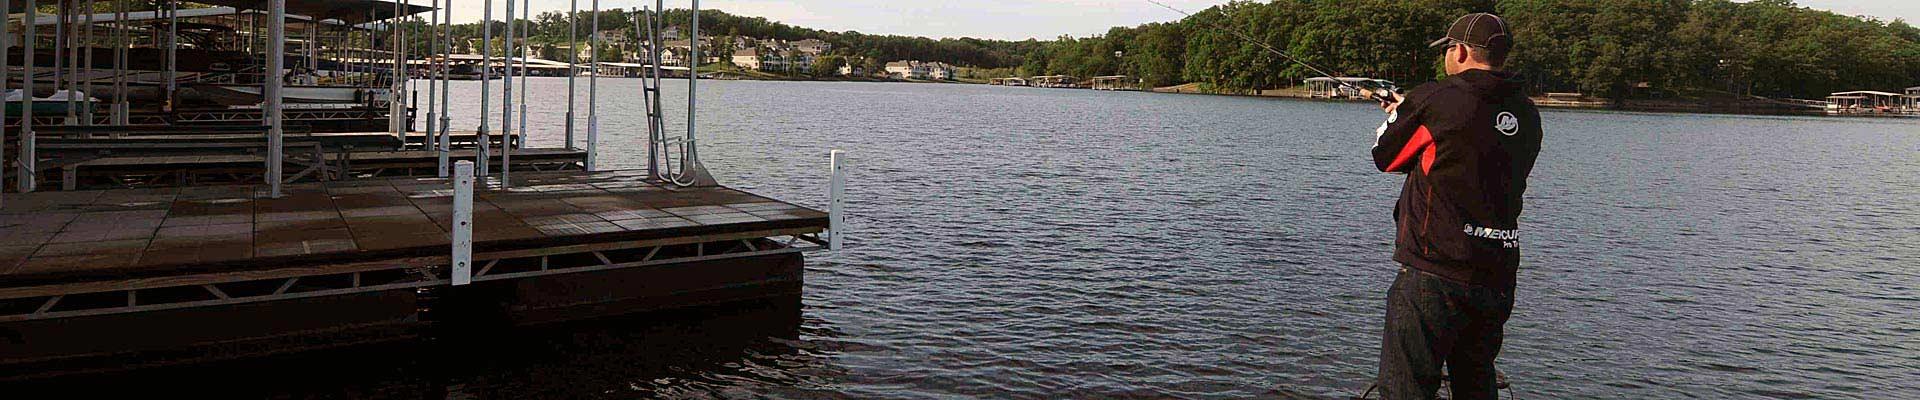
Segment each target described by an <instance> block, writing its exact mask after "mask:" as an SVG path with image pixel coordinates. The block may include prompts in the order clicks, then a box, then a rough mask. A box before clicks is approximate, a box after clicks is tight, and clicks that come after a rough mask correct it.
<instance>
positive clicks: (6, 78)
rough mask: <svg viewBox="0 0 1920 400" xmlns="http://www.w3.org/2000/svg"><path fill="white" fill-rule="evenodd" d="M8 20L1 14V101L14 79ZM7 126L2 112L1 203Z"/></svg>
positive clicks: (5, 6)
mask: <svg viewBox="0 0 1920 400" xmlns="http://www.w3.org/2000/svg"><path fill="white" fill-rule="evenodd" d="M9 3H10V2H9V1H8V0H0V10H11V9H12V8H11V7H12V6H13V4H9ZM7 20H8V18H7V17H4V16H0V102H4V101H6V100H5V98H6V94H7V86H9V85H8V84H9V83H11V82H12V81H11V79H13V76H12V75H13V68H12V67H8V66H7V65H9V64H7V61H8V60H7V58H8V57H7V56H9V55H11V54H8V53H11V50H13V24H12V23H11V22H9V21H7ZM25 23H31V22H30V21H29V22H25ZM29 79H31V78H29ZM27 96H33V94H32V93H28V94H27ZM0 104H4V103H0ZM6 126H7V118H6V114H5V113H0V205H6V204H7V202H6V200H5V198H6V197H7V172H6V171H7V151H6V148H7V130H6V129H5V128H6Z"/></svg>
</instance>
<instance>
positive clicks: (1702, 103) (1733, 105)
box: [713, 71, 1920, 119]
mask: <svg viewBox="0 0 1920 400" xmlns="http://www.w3.org/2000/svg"><path fill="white" fill-rule="evenodd" d="M725 72H727V73H735V74H738V73H739V72H737V71H725ZM713 79H716V80H754V81H785V82H873V83H931V84H960V85H988V84H987V83H984V82H980V81H967V80H951V81H929V80H912V79H892V78H878V77H859V78H852V77H804V76H802V77H784V76H777V75H774V76H761V75H757V74H756V75H748V76H739V77H717V78H713ZM1193 87H1194V85H1193V84H1185V85H1178V86H1169V87H1161V88H1153V89H1147V90H1126V91H1132V92H1143V93H1160V94H1184V95H1204V96H1230V97H1259V98H1270V99H1290V100H1306V101H1324V102H1341V103H1365V102H1368V101H1367V100H1355V99H1333V98H1324V97H1312V96H1308V95H1304V94H1301V93H1297V92H1299V90H1297V89H1272V90H1262V91H1259V92H1258V93H1252V94H1246V93H1211V92H1205V91H1200V90H1197V89H1194V88H1193ZM1037 89H1048V88H1037ZM1083 90H1090V89H1083ZM1529 98H1531V99H1533V102H1534V105H1535V106H1537V107H1539V108H1541V109H1549V110H1582V111H1620V112H1647V113H1668V114H1710V115H1749V116H1794V117H1839V118H1895V119H1898V118H1920V114H1871V113H1863V114H1830V113H1827V112H1826V110H1824V109H1817V108H1809V107H1795V106H1790V105H1787V104H1784V102H1781V101H1778V100H1759V99H1754V100H1704V99H1695V100H1627V101H1625V102H1622V103H1621V104H1614V103H1612V102H1609V101H1606V100H1604V99H1596V98H1581V99H1578V100H1564V99H1559V98H1555V97H1552V96H1531V97H1529Z"/></svg>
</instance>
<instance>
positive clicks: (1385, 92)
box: [1146, 0, 1400, 104]
mask: <svg viewBox="0 0 1920 400" xmlns="http://www.w3.org/2000/svg"><path fill="white" fill-rule="evenodd" d="M1146 1H1147V2H1148V3H1153V5H1156V6H1160V7H1161V8H1165V9H1168V10H1173V12H1177V13H1180V14H1181V15H1186V16H1187V17H1189V18H1192V17H1194V15H1193V13H1190V12H1186V11H1185V10H1181V9H1178V8H1174V7H1173V6H1169V5H1167V4H1166V3H1161V2H1159V1H1156V0H1146ZM1226 10H1227V9H1226V8H1225V7H1222V8H1221V9H1220V15H1222V16H1226V15H1228V14H1227V11H1226ZM1212 28H1221V30H1225V31H1227V32H1229V33H1233V35H1234V36H1238V37H1240V40H1245V41H1248V42H1252V43H1253V44H1256V45H1259V46H1260V47H1261V48H1264V49H1267V52H1269V53H1273V54H1274V55H1278V56H1280V57H1281V58H1284V59H1286V60H1287V61H1291V62H1293V63H1294V64H1299V65H1300V66H1302V67H1307V69H1309V70H1313V72H1314V73H1317V74H1320V76H1323V77H1326V78H1328V79H1332V80H1333V82H1334V83H1338V84H1340V86H1345V87H1347V88H1349V89H1353V90H1354V91H1357V92H1362V93H1366V94H1367V95H1368V96H1372V97H1373V99H1374V100H1378V101H1380V103H1382V104H1386V103H1393V102H1396V101H1399V99H1400V95H1399V94H1397V93H1394V91H1393V90H1392V89H1388V88H1386V87H1382V86H1379V85H1377V84H1369V86H1373V87H1372V88H1364V87H1360V85H1357V84H1354V83H1353V82H1349V81H1347V80H1345V79H1340V78H1341V77H1340V76H1339V75H1335V74H1333V73H1331V72H1327V70H1325V69H1321V68H1320V67H1316V66H1314V65H1313V64H1312V63H1308V62H1307V61H1306V60H1301V59H1300V58H1299V57H1294V56H1293V55H1292V54H1287V52H1284V51H1280V49H1276V48H1274V47H1273V45H1269V44H1267V42H1266V41H1263V40H1259V39H1254V38H1253V35H1248V34H1247V33H1246V32H1243V31H1241V30H1239V29H1234V28H1233V27H1230V26H1218V25H1217V24H1216V26H1212Z"/></svg>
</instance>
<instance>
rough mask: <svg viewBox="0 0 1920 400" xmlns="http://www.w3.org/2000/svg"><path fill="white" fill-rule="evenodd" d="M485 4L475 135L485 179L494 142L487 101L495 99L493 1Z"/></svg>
mask: <svg viewBox="0 0 1920 400" xmlns="http://www.w3.org/2000/svg"><path fill="white" fill-rule="evenodd" d="M507 1H513V0H507ZM483 3H485V5H482V6H481V13H482V14H483V15H482V16H481V17H480V130H479V131H478V132H475V133H474V147H475V149H474V158H475V159H477V160H476V161H477V163H478V164H479V165H476V166H475V167H477V168H479V171H478V172H477V173H478V174H479V176H482V177H485V176H487V164H488V163H491V162H492V160H491V159H489V158H488V155H487V146H488V143H487V142H489V141H492V140H493V138H492V137H491V136H488V134H487V100H488V99H489V98H492V97H493V96H492V95H490V94H488V93H487V92H488V90H487V88H488V87H489V86H487V85H488V84H489V82H487V80H488V79H490V78H492V75H491V73H492V72H493V71H492V70H493V65H492V64H493V0H485V1H483Z"/></svg>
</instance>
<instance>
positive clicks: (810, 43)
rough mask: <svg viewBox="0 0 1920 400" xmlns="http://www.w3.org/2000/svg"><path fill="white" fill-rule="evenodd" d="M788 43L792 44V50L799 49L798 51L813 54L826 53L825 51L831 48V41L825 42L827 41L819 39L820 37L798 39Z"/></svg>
mask: <svg viewBox="0 0 1920 400" xmlns="http://www.w3.org/2000/svg"><path fill="white" fill-rule="evenodd" d="M789 45H791V46H793V49H794V50H799V51H800V52H803V53H807V54H811V55H814V56H819V55H821V54H826V52H827V51H829V50H833V44H832V43H827V41H825V40H820V39H806V40H800V41H795V42H793V43H789Z"/></svg>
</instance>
